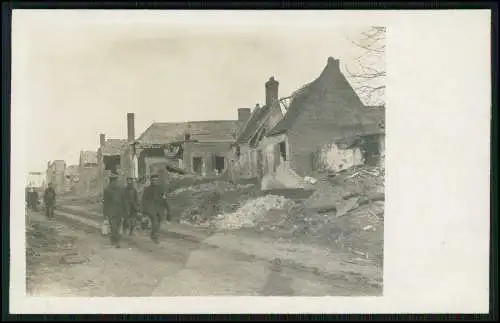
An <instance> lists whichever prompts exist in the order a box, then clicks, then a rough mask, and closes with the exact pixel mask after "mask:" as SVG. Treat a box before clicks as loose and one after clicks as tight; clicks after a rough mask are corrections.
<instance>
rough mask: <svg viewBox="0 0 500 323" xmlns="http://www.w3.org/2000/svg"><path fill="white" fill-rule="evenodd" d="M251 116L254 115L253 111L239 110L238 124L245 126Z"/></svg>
mask: <svg viewBox="0 0 500 323" xmlns="http://www.w3.org/2000/svg"><path fill="white" fill-rule="evenodd" d="M250 114H252V110H250V109H248V108H241V109H238V122H240V123H241V124H244V123H245V122H247V120H248V119H249V118H250Z"/></svg>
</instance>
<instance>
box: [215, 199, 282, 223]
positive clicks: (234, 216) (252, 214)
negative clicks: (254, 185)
mask: <svg viewBox="0 0 500 323" xmlns="http://www.w3.org/2000/svg"><path fill="white" fill-rule="evenodd" d="M288 202H289V200H288V199H286V198H284V197H282V196H276V195H265V196H261V197H258V198H256V199H250V200H248V201H247V202H246V203H244V204H243V206H242V207H240V208H239V209H237V210H236V211H235V212H232V213H227V214H219V215H218V216H217V217H216V218H214V219H213V220H212V224H213V225H214V227H216V228H217V229H222V230H236V229H242V228H253V227H255V226H257V225H258V224H259V223H261V222H262V221H264V220H265V218H266V216H268V214H269V213H270V211H272V210H283V209H284V208H285V206H286V205H287V204H288Z"/></svg>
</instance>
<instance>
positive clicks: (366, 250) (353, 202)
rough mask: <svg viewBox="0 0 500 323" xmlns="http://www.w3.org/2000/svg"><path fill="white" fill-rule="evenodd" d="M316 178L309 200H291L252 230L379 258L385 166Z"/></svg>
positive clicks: (350, 170) (358, 168)
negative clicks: (333, 246)
mask: <svg viewBox="0 0 500 323" xmlns="http://www.w3.org/2000/svg"><path fill="white" fill-rule="evenodd" d="M315 179H316V182H315V184H314V186H315V192H314V194H312V195H311V196H310V197H309V198H308V199H307V200H305V201H294V202H291V201H290V203H288V204H287V205H286V206H285V207H284V208H281V209H279V210H273V211H270V212H268V213H267V215H266V216H265V217H263V219H262V220H261V221H260V222H259V223H257V225H256V226H255V227H256V229H257V230H259V231H261V232H262V231H264V232H269V234H271V235H273V236H278V237H280V238H288V239H293V240H297V241H300V242H312V243H317V244H324V245H330V246H331V245H338V246H340V247H343V248H347V249H349V250H351V251H353V252H354V253H358V254H359V255H363V256H366V257H380V258H381V254H382V250H383V248H382V241H383V222H384V221H383V220H384V219H383V215H384V205H385V201H384V200H385V196H384V170H383V169H381V168H377V167H366V166H362V167H357V168H353V169H349V170H347V171H345V172H343V173H340V174H335V176H332V175H331V174H323V176H321V174H316V177H315ZM368 255H369V256H368Z"/></svg>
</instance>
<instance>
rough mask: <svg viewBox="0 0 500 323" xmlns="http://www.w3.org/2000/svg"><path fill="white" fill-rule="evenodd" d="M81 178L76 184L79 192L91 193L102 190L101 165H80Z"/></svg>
mask: <svg viewBox="0 0 500 323" xmlns="http://www.w3.org/2000/svg"><path fill="white" fill-rule="evenodd" d="M78 174H79V176H78V177H79V180H78V184H76V192H77V194H89V193H92V192H95V191H98V190H100V188H101V185H100V167H99V165H95V166H87V167H85V166H83V165H80V167H79V170H78Z"/></svg>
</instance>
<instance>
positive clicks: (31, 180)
mask: <svg viewBox="0 0 500 323" xmlns="http://www.w3.org/2000/svg"><path fill="white" fill-rule="evenodd" d="M46 176H47V175H46V174H45V172H29V173H28V176H27V177H26V185H25V186H27V187H35V188H44V187H45V182H46V179H47V178H46Z"/></svg>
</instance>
